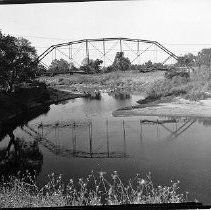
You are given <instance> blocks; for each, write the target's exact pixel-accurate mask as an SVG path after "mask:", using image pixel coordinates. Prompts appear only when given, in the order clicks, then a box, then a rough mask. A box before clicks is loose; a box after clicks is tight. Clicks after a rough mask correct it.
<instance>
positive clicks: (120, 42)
mask: <svg viewBox="0 0 211 210" xmlns="http://www.w3.org/2000/svg"><path fill="white" fill-rule="evenodd" d="M119 47H120V52H122V39H119Z"/></svg>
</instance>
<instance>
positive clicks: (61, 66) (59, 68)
mask: <svg viewBox="0 0 211 210" xmlns="http://www.w3.org/2000/svg"><path fill="white" fill-rule="evenodd" d="M48 71H49V73H51V74H52V75H55V74H61V73H69V72H70V64H69V63H68V62H67V61H66V60H64V59H62V58H61V59H60V60H58V59H55V60H53V61H52V63H51V65H50V66H49V68H48Z"/></svg>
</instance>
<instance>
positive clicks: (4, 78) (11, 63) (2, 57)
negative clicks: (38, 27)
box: [0, 31, 38, 92]
mask: <svg viewBox="0 0 211 210" xmlns="http://www.w3.org/2000/svg"><path fill="white" fill-rule="evenodd" d="M37 65H38V62H37V54H36V50H35V48H34V47H32V46H31V43H30V42H29V41H28V40H26V39H24V38H16V37H13V36H10V35H7V36H5V35H3V34H2V33H1V31H0V85H2V86H3V87H4V88H6V90H7V92H12V91H14V89H15V86H18V85H19V84H20V83H22V82H28V81H31V79H33V78H35V72H36V68H37Z"/></svg>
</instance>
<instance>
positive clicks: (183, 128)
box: [140, 118, 196, 142]
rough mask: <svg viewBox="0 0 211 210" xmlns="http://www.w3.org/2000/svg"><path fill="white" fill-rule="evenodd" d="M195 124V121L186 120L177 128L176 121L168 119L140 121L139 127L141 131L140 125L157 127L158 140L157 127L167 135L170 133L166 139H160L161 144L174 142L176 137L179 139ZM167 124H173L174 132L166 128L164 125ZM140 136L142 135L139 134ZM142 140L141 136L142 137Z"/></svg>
mask: <svg viewBox="0 0 211 210" xmlns="http://www.w3.org/2000/svg"><path fill="white" fill-rule="evenodd" d="M195 122H196V119H187V120H185V121H184V122H183V123H181V125H180V126H178V120H176V119H175V118H173V119H169V120H140V125H141V131H142V132H143V130H142V125H149V124H152V125H157V139H158V135H159V134H158V133H159V130H158V129H159V127H158V126H160V127H161V128H163V129H164V130H166V131H167V132H168V133H170V134H169V135H168V136H167V137H165V138H164V139H162V141H163V142H171V141H173V140H175V139H176V138H177V137H179V136H180V135H181V134H182V133H184V132H185V131H186V130H187V129H188V128H190V127H191V126H192V125H193V124H194V123H195ZM169 123H174V124H175V130H172V129H170V128H168V127H167V126H166V125H165V124H169ZM141 134H142V133H141ZM142 138H143V136H142Z"/></svg>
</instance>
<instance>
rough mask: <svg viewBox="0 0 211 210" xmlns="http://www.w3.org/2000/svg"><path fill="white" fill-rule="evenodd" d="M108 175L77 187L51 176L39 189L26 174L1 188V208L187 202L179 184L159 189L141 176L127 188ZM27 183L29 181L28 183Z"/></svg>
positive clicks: (91, 176) (91, 178) (84, 180)
mask: <svg viewBox="0 0 211 210" xmlns="http://www.w3.org/2000/svg"><path fill="white" fill-rule="evenodd" d="M105 174H106V173H105V172H100V173H99V175H98V176H97V175H96V174H95V173H94V172H91V174H90V175H89V176H88V177H87V178H86V179H79V180H78V181H77V182H76V183H74V181H73V180H72V179H70V180H69V182H68V184H66V185H64V183H63V182H62V176H61V175H60V176H59V177H58V178H55V176H54V174H51V175H50V176H49V182H48V183H47V184H46V185H45V186H44V187H42V188H38V186H37V184H36V182H35V181H34V180H35V177H32V176H31V175H30V174H26V176H25V178H18V177H14V176H12V177H10V179H9V181H7V182H4V181H3V180H2V181H3V183H2V185H1V188H0V207H1V208H11V207H16V208H17V207H47V206H50V207H53V206H67V205H68V206H84V205H104V204H105V205H120V204H151V203H181V202H186V201H187V194H186V195H184V194H180V193H178V190H179V187H178V184H179V182H175V183H171V186H170V187H167V186H158V187H155V186H154V185H153V182H152V180H151V175H150V174H148V175H147V176H146V178H144V179H143V178H141V177H140V175H139V174H137V175H136V177H134V178H133V179H130V180H129V181H128V183H127V184H124V183H123V182H122V180H121V178H120V177H119V175H118V173H117V172H116V171H114V172H113V174H111V181H108V179H106V178H105ZM26 180H27V181H26Z"/></svg>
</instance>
